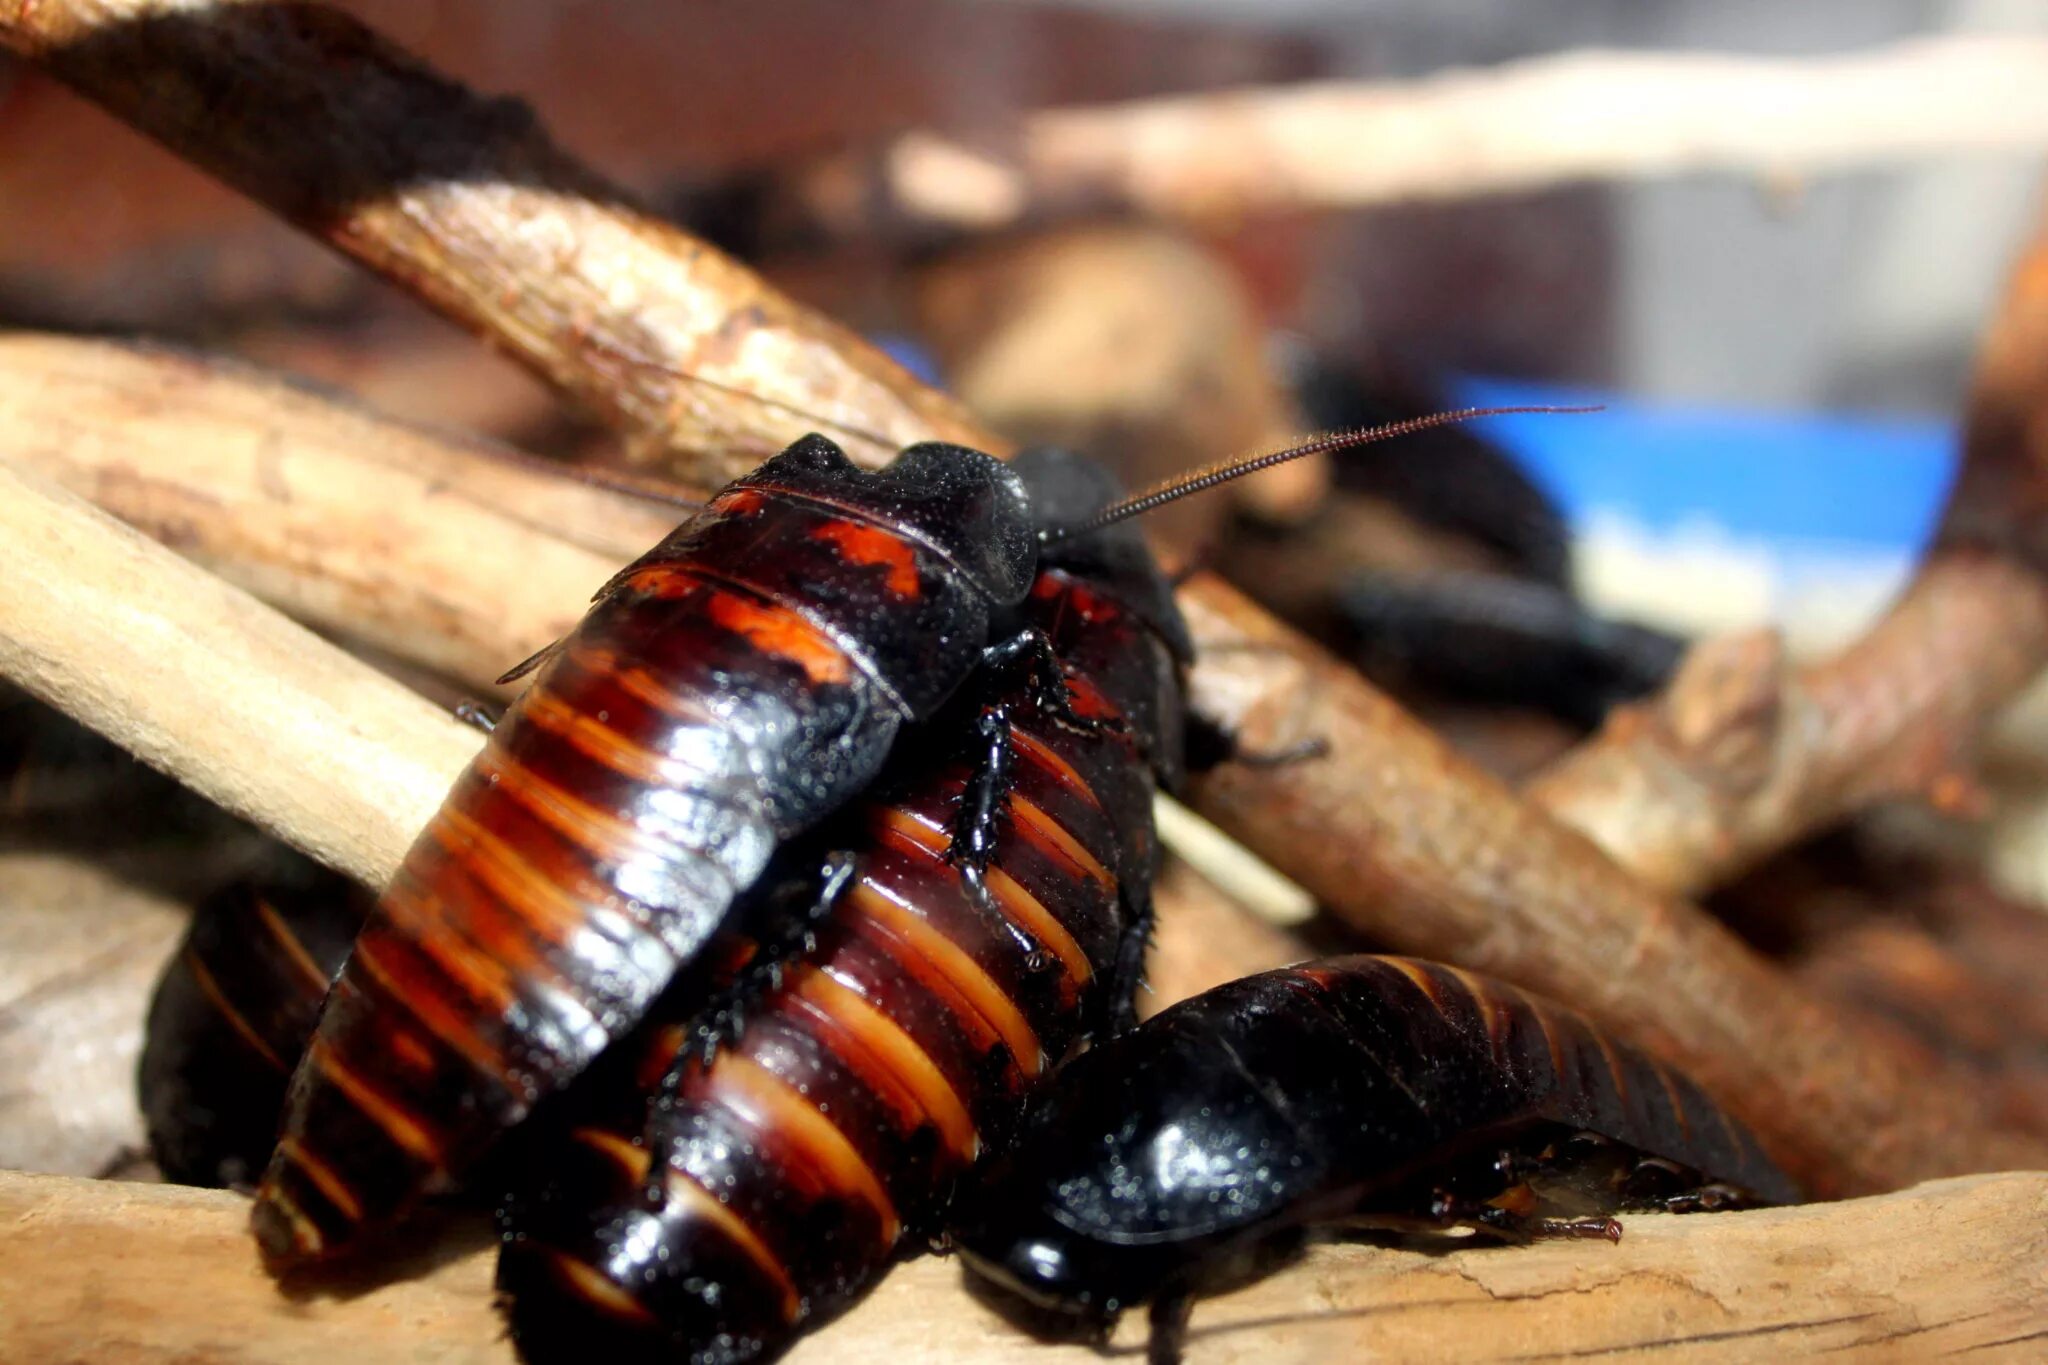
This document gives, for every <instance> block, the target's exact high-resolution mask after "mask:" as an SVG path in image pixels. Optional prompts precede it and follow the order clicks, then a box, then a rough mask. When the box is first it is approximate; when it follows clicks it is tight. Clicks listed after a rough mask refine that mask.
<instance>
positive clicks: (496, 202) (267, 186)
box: [0, 0, 968, 482]
mask: <svg viewBox="0 0 2048 1365" xmlns="http://www.w3.org/2000/svg"><path fill="white" fill-rule="evenodd" d="M0 46H4V47H6V48H9V49H12V50H13V51H15V52H17V53H19V54H20V55H22V56H24V57H27V58H29V59H30V60H32V61H34V62H36V63H38V64H39V65H41V66H42V67H43V68H44V69H46V70H47V71H49V72H50V73H51V74H53V75H55V76H57V77H58V78H59V79H61V80H63V81H65V82H66V83H67V84H70V85H72V86H74V87H76V88H77V89H78V90H80V91H81V92H82V93H84V94H86V95H87V96H89V97H90V98H92V99H94V100H95V101H97V102H98V103H100V104H102V105H104V106H106V107H107V108H108V109H110V110H111V111H113V112H114V113H116V114H119V115H120V116H121V117H123V118H125V119H127V120H128V121H129V122H131V123H133V124H135V125H136V126H137V127H138V128H140V129H141V130H142V131H144V132H146V133H148V134H149V135H150V136H152V137H154V138H156V139H157V140H158V141H160V142H162V143H164V144H165V145H167V146H169V147H170V148H171V149H172V150H174V151H176V152H178V153H179V154H180V155H182V156H184V157H185V158H186V159H188V160H190V161H192V162H194V163H196V164H198V165H199V166H201V167H203V168H204V169H206V170H208V171H210V172H212V173H213V174H214V175H216V176H218V177H220V178H221V179H222V180H225V181H226V182H228V183H229V184H230V185H232V186H234V187H235V188H236V189H238V190H240V191H242V192H243V193H244V194H247V195H248V196H250V197H251V198H252V199H255V200H257V201H258V202H260V203H262V204H264V205H266V206H268V207H269V208H271V209H272V210H274V211H275V212H277V213H278V214H279V215H281V216H282V217H284V218H287V219H289V220H290V221H292V222H293V223H296V224H297V225H298V226H300V227H302V228H304V229H305V230H306V231H308V232H310V233H312V234H313V235H314V236H316V237H318V238H320V239H321V240H323V241H325V242H327V243H328V244H330V245H331V246H333V247H335V248H336V249H337V250H340V251H342V252H345V253H347V254H348V255H350V256H353V257H354V258H356V259H357V260H358V261H360V262H362V263H363V264H364V265H366V266H368V267H369V268H370V269H372V270H375V271H377V272H378V273H379V274H382V275H384V276H386V277H388V278H390V279H392V280H393V281H395V282H397V283H398V284H400V285H401V286H403V287H404V288H406V289H408V290H410V291H411V292H412V293H414V294H416V295H418V296H419V297H420V298H422V299H423V300H425V301H426V302H428V303H430V304H431V305H433V306H434V307H435V308H437V309H439V310H440V311H441V312H443V313H445V314H447V315H448V316H449V317H450V318H452V319H454V320H455V321H456V322H458V323H460V324H461V325H463V326H465V327H468V328H469V329H471V330H472V331H475V332H477V333H478V334H479V335H481V336H484V337H486V338H488V339H490V341H491V342H492V343H493V344H494V345H497V346H498V347H500V348H501V349H503V350H505V351H506V352H508V353H509V354H511V355H512V356H514V357H515V358H516V359H518V360H520V361H521V362H522V363H524V364H526V365H527V366H529V367H531V368H532V369H533V370H534V371H535V372H537V373H538V374H540V375H541V376H542V377H543V378H545V379H546V380H548V381H549V382H550V383H552V384H553V385H554V386H555V387H556V388H558V389H560V390H562V391H563V392H565V393H567V394H569V395H571V396H572V397H574V398H575V399H576V400H578V401H579V402H580V403H581V404H583V405H584V406H585V407H587V408H589V409H590V410H591V411H592V412H594V413H596V414H597V415H599V416H600V417H603V418H605V419H607V420H609V421H611V422H613V423H615V424H616V425H618V426H619V427H620V428H621V429H623V430H626V431H630V432H634V433H637V434H639V435H641V436H642V437H644V438H645V449H646V450H647V451H648V453H650V454H652V453H657V452H659V451H661V450H664V449H666V448H670V447H686V448H690V449H693V450H695V451H696V452H698V454H699V457H700V460H701V463H700V464H699V465H698V467H699V468H702V469H708V470H710V471H712V472H713V473H714V474H716V475H717V476H718V479H719V481H720V482H722V481H723V480H724V479H726V478H730V477H732V476H734V475H736V474H738V473H740V472H742V471H744V470H745V469H747V468H750V467H751V466H753V465H754V464H756V463H758V462H759V461H760V460H761V458H763V457H764V456H766V455H768V454H770V453H772V452H773V451H774V450H775V449H777V448H778V447H780V446H781V445H783V444H785V443H786V442H787V441H789V440H790V439H793V438H794V437H796V436H798V435H801V434H802V433H804V432H805V431H808V430H812V429H813V428H815V427H817V426H818V425H819V424H820V423H821V422H825V423H840V424H844V425H842V426H840V427H838V428H836V429H834V431H833V434H834V435H836V436H839V437H841V438H842V439H844V440H847V441H848V442H850V443H853V445H854V447H855V450H856V453H857V454H863V455H865V456H866V457H868V458H870V459H873V460H880V459H882V458H885V457H886V456H887V455H888V454H890V453H892V451H893V449H894V447H895V446H897V445H901V444H904V443H907V442H908V441H911V440H914V439H917V438H918V437H920V436H923V435H926V434H930V433H933V432H936V433H939V434H941V435H949V436H959V435H965V434H966V433H967V431H968V427H967V426H966V424H965V422H964V419H963V418H962V416H961V414H960V413H959V411H958V410H957V408H956V407H955V405H954V404H953V403H952V401H951V400H949V399H947V398H945V397H944V396H943V395H941V394H937V393H935V392H933V391H931V390H928V389H923V388H920V387H919V386H917V385H915V384H912V383H910V382H908V376H907V375H905V374H904V373H903V371H902V370H901V368H900V367H899V366H897V365H896V364H895V362H893V361H891V360H889V359H888V358H887V357H885V356H883V355H882V354H881V353H880V352H879V351H876V350H875V349H873V348H872V347H870V346H868V345H867V344H865V343H864V342H862V341H861V340H860V339H859V338H858V337H856V336H854V335H853V334H852V333H851V332H849V331H847V330H846V329H844V328H842V327H840V326H838V325H836V324H834V323H831V322H828V321H826V320H824V319H822V318H820V317H818V316H816V315H815V314H812V313H810V312H808V311H806V310H804V309H801V308H799V307H798V306H797V305H796V304H794V303H792V302H791V301H790V300H789V299H787V298H785V297H783V296H782V295H781V294H780V293H778V292H776V291H775V290H774V289H772V288H770V287H769V286H768V285H766V284H765V283H763V282H762V281H761V280H760V279H759V278H758V277H757V276H755V275H754V274H753V273H752V272H750V271H748V270H747V269H746V268H745V267H743V266H741V265H739V264H738V263H737V262H735V261H733V260H731V259H730V258H728V257H726V256H724V255H722V254H721V253H719V252H718V251H716V250H714V249H713V248H712V247H710V246H708V245H706V244H705V243H703V242H701V241H698V240H697V239H695V238H693V237H690V236H689V235H687V234H686V233H683V232H682V231H680V230H678V229H677V228H675V227H674V226H672V225H670V224H668V223H666V222H663V221H662V220H661V219H659V218H657V217H655V216H653V215H651V214H649V213H646V212H644V211H642V210H640V209H639V208H637V207H636V206H634V205H633V204H631V203H630V202H629V201H628V199H627V197H626V196H625V195H624V194H623V193H622V192H620V191H619V190H617V189H616V188H614V187H613V186H611V185H608V184H606V183H605V182H604V181H603V180H602V179H601V178H600V177H598V176H597V175H595V174H594V173H592V172H591V171H589V170H587V169H586V168H584V167H583V166H581V165H579V164H577V163H576V162H575V161H574V160H572V159H571V158H569V157H568V156H566V155H564V154H563V153H562V152H561V151H560V150H559V149H558V148H556V147H555V146H554V144H553V143H552V142H550V141H549V140H548V138H547V136H546V134H545V133H544V132H543V131H542V130H541V129H540V128H539V127H538V126H536V124H535V121H534V120H533V118H532V115H531V114H530V113H529V112H528V111H527V110H526V109H525V108H524V106H521V105H519V104H518V103H516V102H514V101H509V100H486V99H481V98H479V97H477V96H476V95H474V94H472V93H470V92H469V91H467V90H465V89H463V88H462V87H461V86H459V85H456V84H455V83H453V82H451V81H449V80H447V79H446V78H444V77H442V76H440V75H439V74H437V73H435V72H433V71H431V70H429V69H427V68H426V67H425V66H423V65H421V64H420V63H418V62H416V61H414V60H413V59H412V58H411V57H409V56H408V55H406V54H405V53H403V52H401V51H399V50H397V49H396V48H395V47H393V46H392V45H390V44H389V43H387V42H385V41H384V40H383V39H382V38H380V37H378V36H377V35H375V34H373V33H371V32H370V31H369V30H368V29H366V28H364V27H363V26H362V25H360V24H359V23H357V22H356V21H355V20H354V19H351V18H349V17H348V16H347V15H346V14H344V13H342V12H341V11H339V10H332V9H326V8H323V7H321V6H318V5H306V4H281V3H276V0H63V2H62V3H40V2H39V0H5V3H0ZM536 281H546V285H545V287H544V288H536V287H535V282H536ZM684 374H689V375H693V376H695V377H696V380H697V382H691V383H686V382H684V381H683V380H682V379H680V378H679V376H680V375H684ZM735 393H740V394H752V395H755V397H753V398H751V399H736V398H735V397H734V395H735ZM859 433H872V434H873V435H874V436H875V437H878V438H879V440H870V439H867V438H866V437H863V436H860V435H859Z"/></svg>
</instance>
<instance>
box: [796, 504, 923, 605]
mask: <svg viewBox="0 0 2048 1365" xmlns="http://www.w3.org/2000/svg"><path fill="white" fill-rule="evenodd" d="M811 539H813V540H822V541H825V542H826V543H827V544H829V545H831V546H832V547H833V548H834V549H836V550H838V551H839V557H840V558H841V559H844V560H845V561H846V562H847V563H849V564H863V565H865V564H880V565H883V566H885V567H886V568H887V569H888V571H889V572H888V576H887V577H886V578H884V579H883V584H884V586H886V587H887V588H888V589H889V591H890V592H892V593H894V594H895V595H896V596H898V597H903V598H911V599H914V598H916V597H917V595H918V589H919V587H920V584H919V582H918V577H917V555H916V553H915V552H914V551H913V550H912V549H911V548H910V542H909V541H907V540H905V539H904V538H903V537H902V536H899V535H896V534H895V533H894V532H891V531H886V530H884V529H882V528H881V527H879V526H871V525H869V524H868V523H867V522H864V521H851V520H839V521H825V522H820V523H819V524H818V525H817V526H815V527H813V528H812V530H811Z"/></svg>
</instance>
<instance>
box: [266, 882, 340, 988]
mask: <svg viewBox="0 0 2048 1365" xmlns="http://www.w3.org/2000/svg"><path fill="white" fill-rule="evenodd" d="M255 899H256V917H257V918H258V919H259V920H261V921H262V922H263V927H264V928H265V929H267V930H269V932H270V936H271V937H272V938H274V939H276V940H277V946H278V947H279V948H280V949H281V950H282V951H283V952H284V956H285V960H286V961H287V962H289V963H291V964H292V967H293V969H294V970H295V971H297V972H298V974H299V979H300V980H301V981H303V982H305V983H306V984H307V985H308V986H310V987H311V988H312V994H313V995H314V996H316V997H317V996H323V995H325V994H327V987H328V984H329V981H328V976H327V973H325V972H323V971H321V970H320V968H319V966H318V964H316V963H315V962H314V961H313V958H312V955H311V954H309V953H308V952H307V951H306V945H305V944H303V943H301V942H299V938H298V935H296V934H294V933H293V932H292V930H291V926H290V925H288V924H286V923H285V922H284V919H283V917H282V916H280V915H279V914H278V913H277V911H276V910H274V909H272V908H271V905H270V902H269V901H267V900H265V899H263V897H261V896H257V897H256V898H255Z"/></svg>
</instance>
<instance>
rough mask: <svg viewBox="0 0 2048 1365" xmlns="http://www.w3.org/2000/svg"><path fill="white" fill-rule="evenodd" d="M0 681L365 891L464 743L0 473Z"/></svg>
mask: <svg viewBox="0 0 2048 1365" xmlns="http://www.w3.org/2000/svg"><path fill="white" fill-rule="evenodd" d="M0 584H5V585H6V591H5V592H0V675H5V676H6V677H8V678H10V679H12V680H13V681H14V682H16V683H18V684H20V685H21V686H22V687H23V688H24V689H26V690H27V691H28V692H30V693H31V694H33V695H35V696H37V697H39V698H41V699H42V700H43V701H46V702H48V703H49V704H50V705H52V706H55V707H57V708H58V709H59V710H62V711H64V712H66V713H67V714H69V715H71V716H72V717H74V718H75V719H78V720H80V721H83V722H84V723H85V724H87V725H89V726H91V727H92V728H93V729H95V730H97V731H99V732H100V733H101V734H103V735H106V736H107V737H108V738H109V739H112V740H114V741H115V742H116V743H118V744H120V745H121V746H122V747H123V748H125V749H127V750H128V751H129V752H130V753H133V754H134V755H135V756H136V757H138V758H140V759H142V760H143V761H144V762H146V763H149V764H151V765H152V766H155V767H158V768H161V769H163V770H164V771H166V772H169V773H171V774H172V775H174V776H176V777H177V778H178V779H179V780H180V781H182V782H184V783H185V784H186V785H187V786H190V787H191V788H192V789H193V790H195V791H197V792H199V793H200V794H201V795H203V796H205V797H206V798H207V799H209V800H211V801H213V802H214V803H215V804H217V805H219V806H222V807H225V808H226V809H227V810H229V811H231V812H233V813H235V814H237V815H241V816H243V817H244V818H246V819H249V820H252V821H254V822H256V823H258V824H260V825H262V826H263V827H264V828H266V829H269V830H271V831H273V832H275V833H277V834H279V835H281V836H282V837H283V838H285V839H286V840H287V841H288V842H290V843H292V844H295V845H296V846H297V847H299V848H300V849H302V850H304V851H305V852H306V853H308V854H310V855H311V856H313V857H314V858H316V859H318V860H319V861H321V862H323V863H326V864H327V865H328V866H330V867H333V868H337V869H339V870H341V871H343V872H347V873H349V874H350V875H352V876H354V877H355V878H356V879H357V880H359V881H361V882H363V883H364V884H365V885H370V886H381V885H382V884H383V881H384V879H385V878H386V877H387V876H388V875H389V874H390V871H391V869H392V868H394V867H396V866H397V865H398V860H399V858H400V857H401V856H402V855H403V853H404V851H405V850H406V848H408V847H409V846H410V845H411V843H412V840H413V837H414V835H415V834H416V833H417V832H418V831H419V829H420V828H421V827H422V826H423V825H425V824H426V822H427V820H428V818H429V817H430V816H431V815H432V814H433V812H434V810H435V809H436V808H437V807H438V806H439V805H440V804H441V798H442V796H443V795H444V794H445V793H446V791H447V788H448V784H449V782H450V781H451V780H452V778H453V775H454V773H455V772H456V771H457V770H458V769H459V768H460V767H461V766H462V765H463V764H464V763H466V762H467V761H468V760H469V758H470V756H471V755H472V754H473V753H475V751H476V749H477V746H478V744H479V743H480V740H479V738H478V736H477V734H476V732H475V731H474V730H472V729H469V728H468V727H467V726H464V725H462V724H461V723H460V722H458V721H456V720H454V719H453V718H452V717H450V716H449V715H448V714H447V713H446V712H441V711H437V710H435V709H434V707H432V706H431V705H429V704H428V703H427V702H425V701H423V700H421V699H420V698H419V697H418V696H417V695H416V694H414V693H412V692H408V691H406V690H405V689H404V688H403V687H400V686H399V685H398V684H397V683H394V682H391V681H390V680H388V679H386V678H384V677H383V676H382V675H380V674H378V673H376V672H374V671H372V670H371V669H369V668H367V667H366V666H364V665H362V664H360V663H357V662H356V661H355V660H354V659H351V658H349V657H348V656H347V655H346V654H344V653H342V652H341V651H340V650H338V649H336V648H335V647H334V646H332V645H329V644H326V643H325V642H323V641H322V640H320V639H319V638H318V637H317V636H315V635H313V634H312V633H311V632H309V631H307V630H306V629H305V628H304V627H303V626H298V625H294V624H293V623H292V622H290V621H288V620H286V619H285V618H284V617H283V616H281V615H279V614H278V613H276V612H275V611H273V610H271V609H270V608H268V607H266V606H263V605H262V604H261V603H259V602H257V601H255V600H254V599H253V598H250V597H248V596H246V595H245V594H243V593H241V592H240V591H238V590H237V589H235V588H233V587H230V586H229V585H228V584H226V583H223V582H222V581H221V580H220V579H217V578H215V577H213V576H212V575H211V574H209V573H207V572H206V571H205V570H203V569H200V568H198V567H196V566H194V565H192V564H189V563H187V562H185V561H184V560H182V559H180V558H178V557H177V556H176V555H174V554H171V553H170V552H169V551H167V550H165V549H164V548H163V547H162V546H160V545H158V544H156V543H155V542H153V541H151V540H148V539H146V538H144V537H143V536H142V535H140V534H139V533H137V532H135V531H132V530H130V529H129V528H128V527H125V526H123V525H121V524H120V523H119V522H117V521H115V520H113V519H112V518H111V517H109V516H107V515H106V514H105V513H102V512H99V511H96V510H94V509H93V508H91V507H90V506H88V505H86V504H84V503H82V502H80V501H78V500H77V499H76V498H74V497H73V496H72V495H71V494H69V493H66V492H64V491H62V490H61V489H57V488H54V487H52V486H50V485H47V484H45V483H43V482H42V481H41V480H39V479H36V478H34V477H32V476H29V475H25V474H22V473H19V472H17V471H15V470H13V469H12V468H11V467H9V466H8V465H7V464H5V463H4V461H0Z"/></svg>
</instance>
